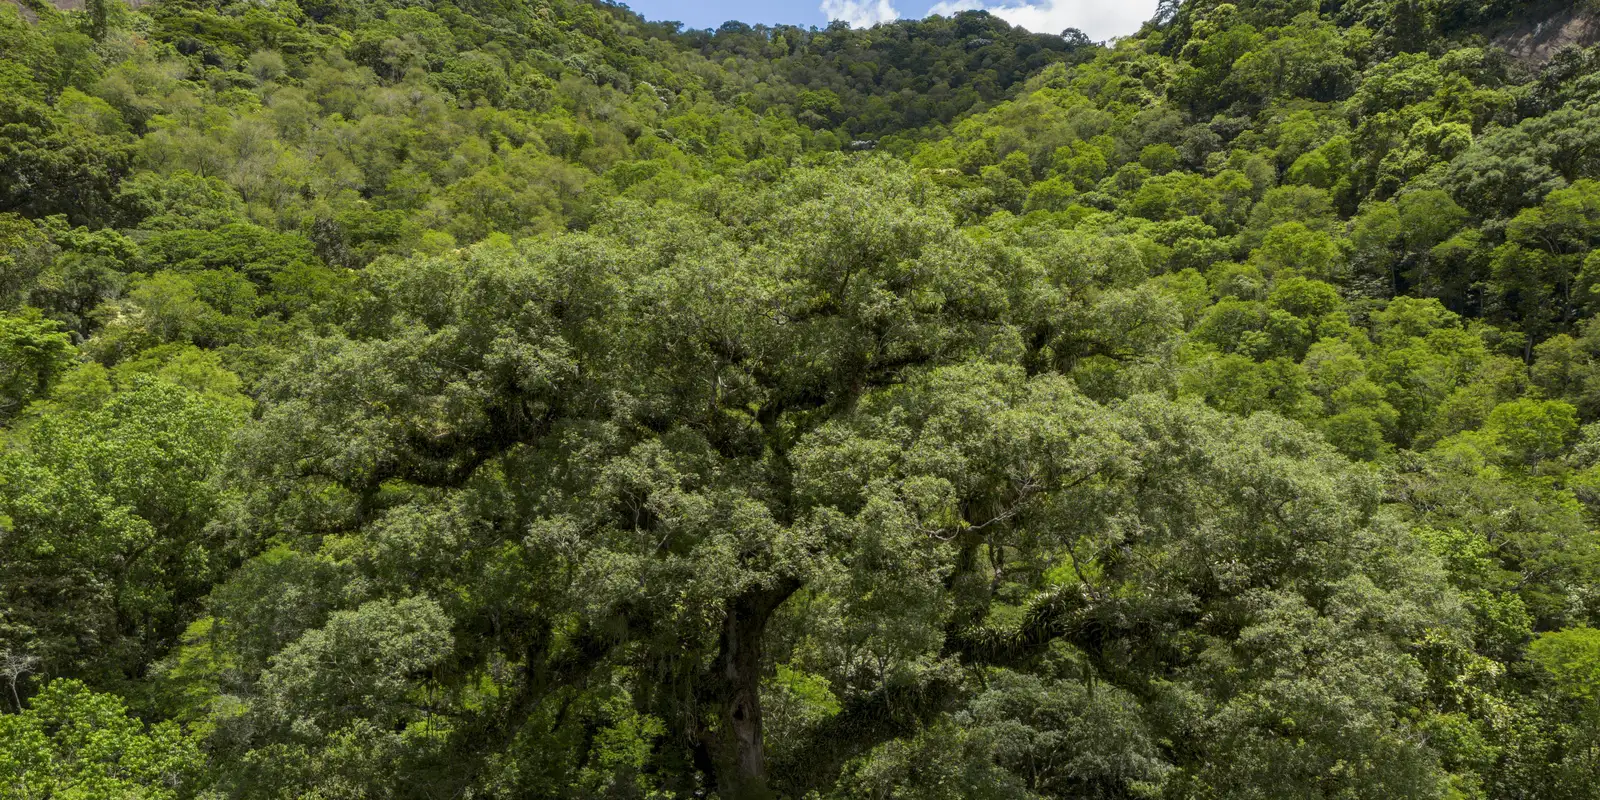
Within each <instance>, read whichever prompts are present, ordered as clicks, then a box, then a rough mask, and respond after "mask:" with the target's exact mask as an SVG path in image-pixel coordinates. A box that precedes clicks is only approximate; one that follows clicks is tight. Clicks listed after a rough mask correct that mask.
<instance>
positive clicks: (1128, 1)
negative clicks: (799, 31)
mask: <svg viewBox="0 0 1600 800" xmlns="http://www.w3.org/2000/svg"><path fill="white" fill-rule="evenodd" d="M623 2H626V3H627V5H628V7H629V8H632V9H633V10H634V11H637V12H639V13H640V14H643V15H644V16H645V17H646V18H648V19H657V20H660V19H671V20H677V21H679V22H682V23H683V24H684V25H686V26H688V27H691V28H715V27H716V26H718V25H721V24H722V23H723V22H726V21H727V20H730V19H736V20H739V21H740V22H751V23H755V22H765V23H769V24H775V23H788V24H792V25H826V24H827V23H828V21H829V20H830V19H842V20H845V21H847V22H849V23H850V24H852V25H855V26H857V27H865V26H868V25H872V24H873V23H877V22H888V21H890V20H893V19H907V18H920V17H925V16H927V15H928V14H929V13H930V12H931V13H941V14H949V13H951V12H953V11H959V10H961V9H967V8H986V9H988V10H989V11H990V12H992V13H994V14H997V15H999V16H1000V17H1003V18H1004V19H1006V20H1007V21H1008V22H1011V23H1012V24H1014V25H1021V26H1023V27H1025V28H1027V29H1029V30H1031V31H1036V32H1043V33H1060V32H1061V31H1062V30H1063V29H1065V28H1079V29H1082V30H1083V32H1084V33H1087V34H1089V36H1090V38H1093V39H1101V40H1104V39H1109V38H1111V37H1113V36H1126V35H1128V34H1130V33H1133V32H1134V31H1136V30H1138V29H1139V25H1140V23H1142V22H1144V21H1145V20H1146V19H1148V18H1149V17H1150V16H1151V15H1153V14H1154V13H1155V9H1156V0H943V1H942V2H936V0H769V2H750V1H749V0H747V1H746V2H738V0H623Z"/></svg>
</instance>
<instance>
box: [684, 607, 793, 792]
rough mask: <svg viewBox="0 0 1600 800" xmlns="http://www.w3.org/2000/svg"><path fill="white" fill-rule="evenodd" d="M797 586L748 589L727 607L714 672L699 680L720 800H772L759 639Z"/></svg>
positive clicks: (705, 733) (707, 745) (707, 744)
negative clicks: (762, 709) (764, 730)
mask: <svg viewBox="0 0 1600 800" xmlns="http://www.w3.org/2000/svg"><path fill="white" fill-rule="evenodd" d="M799 588H800V582H799V581H797V580H793V579H785V580H782V581H779V582H778V585H776V586H773V587H771V588H763V589H752V590H750V591H748V592H745V593H744V594H743V595H740V596H739V597H738V598H736V599H735V600H734V601H733V602H732V603H730V604H729V608H728V614H727V617H726V618H725V619H724V621H723V623H722V640H721V645H720V648H719V651H718V653H717V660H716V662H715V665H714V667H713V672H712V673H711V674H709V675H707V676H706V679H705V680H704V681H703V682H702V692H701V694H702V699H703V703H704V705H705V707H706V708H707V710H708V711H709V712H710V714H709V716H710V720H709V722H710V725H709V727H708V729H706V730H703V731H702V733H701V741H702V744H703V745H704V746H705V748H706V750H707V752H708V754H709V755H710V757H711V762H712V764H713V766H714V768H715V770H716V775H715V778H716V784H717V793H718V794H719V795H721V797H722V800H771V798H773V797H774V795H773V793H772V790H771V788H770V787H769V786H768V785H767V765H766V746H765V742H764V741H763V739H762V732H761V671H762V669H761V668H762V649H761V639H762V636H763V635H764V634H765V632H766V628H767V621H768V620H770V619H771V618H772V614H773V612H774V611H776V610H777V609H778V606H780V605H782V604H783V601H785V600H787V599H789V596H790V595H793V594H794V593H795V591H796V590H798V589H799Z"/></svg>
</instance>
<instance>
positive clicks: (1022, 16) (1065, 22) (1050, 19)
mask: <svg viewBox="0 0 1600 800" xmlns="http://www.w3.org/2000/svg"><path fill="white" fill-rule="evenodd" d="M831 1H832V0H830V2H831ZM974 9H984V10H987V11H988V12H989V13H990V14H993V15H995V16H997V17H999V18H1001V19H1003V20H1005V21H1006V22H1009V23H1011V24H1012V25H1020V26H1022V27H1024V28H1027V29H1028V30H1030V31H1033V32H1034V33H1060V32H1062V31H1064V30H1066V29H1067V28H1077V29H1078V30H1081V31H1083V32H1084V33H1086V34H1088V35H1089V38H1090V39H1094V40H1096V41H1105V40H1106V39H1110V38H1111V37H1113V36H1127V35H1129V34H1131V33H1134V32H1135V31H1137V30H1139V26H1140V25H1142V24H1143V23H1144V21H1145V20H1147V19H1149V18H1151V17H1153V16H1155V13H1156V0H1035V2H1031V3H1030V2H1016V1H1015V0H1013V1H1012V2H1006V1H1005V0H1002V2H998V3H992V2H984V0H944V2H941V3H939V4H938V5H936V6H934V7H933V8H930V9H928V13H929V14H930V15H932V14H940V15H943V16H950V15H951V14H954V13H955V12H957V11H969V10H974Z"/></svg>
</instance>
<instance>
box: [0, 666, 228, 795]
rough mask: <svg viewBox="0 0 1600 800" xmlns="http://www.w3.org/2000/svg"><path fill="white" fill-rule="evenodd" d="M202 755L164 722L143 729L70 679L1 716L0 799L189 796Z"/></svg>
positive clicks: (110, 699)
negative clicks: (15, 710) (20, 707)
mask: <svg viewBox="0 0 1600 800" xmlns="http://www.w3.org/2000/svg"><path fill="white" fill-rule="evenodd" d="M203 761H204V756H203V755H202V754H201V751H200V747H199V743H198V741H197V740H196V739H195V738H194V737H192V736H190V735H188V734H187V733H185V732H184V731H182V730H181V729H179V728H178V726H177V725H175V724H173V723H171V722H163V723H159V724H156V725H149V726H147V725H146V724H145V723H143V722H140V721H139V720H138V719H137V718H134V717H131V716H128V714H127V711H126V709H125V707H124V705H123V703H122V701H121V699H119V698H118V697H116V696H115V695H109V694H100V693H97V692H94V691H92V690H90V689H89V688H88V687H87V686H85V685H84V684H82V683H80V682H78V681H73V680H57V681H53V682H51V683H50V684H49V685H48V686H46V687H45V688H44V690H43V691H41V692H40V693H39V694H38V695H36V696H34V697H33V698H32V699H30V700H29V701H28V707H27V708H26V709H24V710H22V711H21V712H20V713H17V714H0V796H3V797H6V798H17V800H31V798H43V797H52V798H56V797H59V798H73V799H74V800H76V798H83V799H84V800H88V798H91V797H117V798H128V800H176V799H177V798H180V797H190V796H193V792H194V790H195V789H196V788H197V787H198V784H199V783H200V776H201V766H202V764H203Z"/></svg>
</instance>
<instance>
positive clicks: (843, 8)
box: [822, 0, 900, 28]
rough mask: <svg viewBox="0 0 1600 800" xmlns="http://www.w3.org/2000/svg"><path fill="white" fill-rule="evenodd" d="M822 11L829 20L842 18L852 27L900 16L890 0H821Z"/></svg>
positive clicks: (893, 19)
mask: <svg viewBox="0 0 1600 800" xmlns="http://www.w3.org/2000/svg"><path fill="white" fill-rule="evenodd" d="M822 13H824V14H827V15H828V19H830V20H833V19H842V20H844V21H845V22H848V23H850V27H852V28H870V27H872V26H873V25H876V24H878V23H880V22H894V21H895V20H897V19H899V18H900V12H899V11H896V10H895V8H894V3H892V2H890V0H822Z"/></svg>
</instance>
